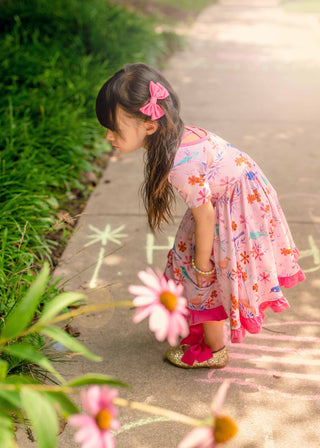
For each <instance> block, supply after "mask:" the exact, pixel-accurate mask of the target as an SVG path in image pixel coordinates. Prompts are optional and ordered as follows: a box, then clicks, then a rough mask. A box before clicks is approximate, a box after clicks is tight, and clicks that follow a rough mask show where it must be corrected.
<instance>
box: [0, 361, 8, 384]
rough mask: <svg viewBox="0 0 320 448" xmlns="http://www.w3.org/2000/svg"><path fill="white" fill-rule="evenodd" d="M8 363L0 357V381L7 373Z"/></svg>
mask: <svg viewBox="0 0 320 448" xmlns="http://www.w3.org/2000/svg"><path fill="white" fill-rule="evenodd" d="M8 367H9V364H8V363H7V361H5V360H4V359H0V381H2V380H4V379H5V377H6V376H7V373H8Z"/></svg>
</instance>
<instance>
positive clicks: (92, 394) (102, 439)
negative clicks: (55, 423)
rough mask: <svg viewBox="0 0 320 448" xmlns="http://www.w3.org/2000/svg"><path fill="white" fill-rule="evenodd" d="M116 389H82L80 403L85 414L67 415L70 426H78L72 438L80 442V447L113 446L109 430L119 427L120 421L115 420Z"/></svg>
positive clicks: (91, 387)
mask: <svg viewBox="0 0 320 448" xmlns="http://www.w3.org/2000/svg"><path fill="white" fill-rule="evenodd" d="M117 395H118V391H117V390H115V389H110V388H109V387H108V386H103V387H99V386H90V387H89V389H88V391H82V393H81V398H82V404H83V407H84V408H85V410H86V411H87V412H88V414H89V415H87V414H74V415H71V416H70V417H69V423H70V425H72V426H78V427H80V429H79V431H78V432H77V433H76V434H75V436H74V440H75V441H76V442H77V443H81V444H82V448H114V446H115V444H114V439H113V437H112V433H111V430H115V429H119V428H120V423H119V422H118V421H117V420H115V416H116V415H117V413H118V411H117V409H116V408H115V407H114V405H113V400H114V398H115V397H116V396H117Z"/></svg>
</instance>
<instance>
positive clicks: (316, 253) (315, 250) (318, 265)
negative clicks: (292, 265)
mask: <svg viewBox="0 0 320 448" xmlns="http://www.w3.org/2000/svg"><path fill="white" fill-rule="evenodd" d="M308 242H309V246H310V249H306V250H301V251H300V256H299V261H300V260H302V259H303V258H306V257H313V263H314V264H315V267H313V268H309V269H303V271H304V272H306V273H307V272H315V271H318V270H319V269H320V250H319V247H318V246H317V245H316V243H315V241H314V239H313V237H312V235H308Z"/></svg>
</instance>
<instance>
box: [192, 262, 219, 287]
mask: <svg viewBox="0 0 320 448" xmlns="http://www.w3.org/2000/svg"><path fill="white" fill-rule="evenodd" d="M195 265H196V267H197V268H198V269H199V270H200V271H203V272H210V271H212V270H213V269H214V265H213V264H212V262H211V261H209V262H208V263H205V264H201V265H198V264H197V262H195ZM195 272H196V279H197V285H198V286H199V287H200V288H203V287H205V286H209V285H210V283H213V282H214V280H215V277H216V273H215V271H214V272H213V273H212V274H201V273H200V272H197V271H195Z"/></svg>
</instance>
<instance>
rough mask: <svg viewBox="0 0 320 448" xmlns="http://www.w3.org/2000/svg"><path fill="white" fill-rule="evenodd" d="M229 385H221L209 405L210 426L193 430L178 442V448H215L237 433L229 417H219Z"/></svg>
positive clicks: (225, 383) (227, 383) (226, 383)
mask: <svg viewBox="0 0 320 448" xmlns="http://www.w3.org/2000/svg"><path fill="white" fill-rule="evenodd" d="M229 386H230V383H229V382H227V381H225V382H224V383H222V384H221V386H220V387H219V389H218V392H217V394H216V396H215V397H213V400H212V403H211V410H212V414H213V415H212V418H211V424H210V426H200V427H198V428H195V429H193V430H192V431H191V432H190V433H189V434H187V436H186V437H185V438H184V439H183V440H182V441H181V442H180V444H179V445H178V448H215V447H216V446H217V445H218V444H220V443H225V442H227V441H228V440H229V439H231V438H232V437H234V436H235V435H236V433H237V427H236V425H235V423H234V422H233V420H232V419H231V418H230V417H226V416H224V415H220V409H221V407H222V405H223V402H224V400H225V397H226V394H227V390H228V388H229Z"/></svg>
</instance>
